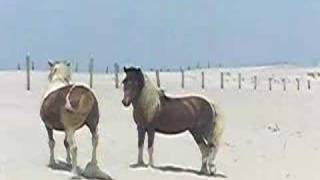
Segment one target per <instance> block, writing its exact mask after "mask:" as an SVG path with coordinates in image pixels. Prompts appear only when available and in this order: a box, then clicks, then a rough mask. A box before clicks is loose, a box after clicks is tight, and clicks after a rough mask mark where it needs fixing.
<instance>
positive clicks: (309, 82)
mask: <svg viewBox="0 0 320 180" xmlns="http://www.w3.org/2000/svg"><path fill="white" fill-rule="evenodd" d="M308 89H309V90H311V80H310V79H308Z"/></svg>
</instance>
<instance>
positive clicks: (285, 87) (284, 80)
mask: <svg viewBox="0 0 320 180" xmlns="http://www.w3.org/2000/svg"><path fill="white" fill-rule="evenodd" d="M282 84H283V91H286V90H287V85H286V79H285V78H283V79H282Z"/></svg>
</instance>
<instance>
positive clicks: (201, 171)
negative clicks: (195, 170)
mask: <svg viewBox="0 0 320 180" xmlns="http://www.w3.org/2000/svg"><path fill="white" fill-rule="evenodd" d="M200 174H201V175H207V176H210V174H211V173H210V171H209V169H208V168H205V167H201V169H200Z"/></svg>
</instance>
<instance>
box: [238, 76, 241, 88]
mask: <svg viewBox="0 0 320 180" xmlns="http://www.w3.org/2000/svg"><path fill="white" fill-rule="evenodd" d="M241 82H242V76H241V73H239V74H238V88H239V89H241V87H242V86H241Z"/></svg>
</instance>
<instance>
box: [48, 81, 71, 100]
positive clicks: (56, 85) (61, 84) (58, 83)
mask: <svg viewBox="0 0 320 180" xmlns="http://www.w3.org/2000/svg"><path fill="white" fill-rule="evenodd" d="M70 84H71V83H70V82H67V81H62V80H54V81H51V82H50V83H49V85H48V88H47V91H46V92H45V94H44V95H43V99H44V98H46V97H47V96H48V95H49V94H50V93H52V92H54V91H56V90H58V89H60V88H62V87H65V86H68V85H70Z"/></svg>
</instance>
